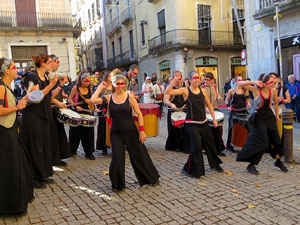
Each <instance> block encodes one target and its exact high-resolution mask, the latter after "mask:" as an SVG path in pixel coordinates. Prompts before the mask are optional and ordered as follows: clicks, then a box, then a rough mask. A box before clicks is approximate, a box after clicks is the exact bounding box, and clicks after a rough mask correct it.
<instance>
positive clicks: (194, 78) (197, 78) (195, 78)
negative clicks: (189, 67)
mask: <svg viewBox="0 0 300 225" xmlns="http://www.w3.org/2000/svg"><path fill="white" fill-rule="evenodd" d="M192 80H200V77H192Z"/></svg>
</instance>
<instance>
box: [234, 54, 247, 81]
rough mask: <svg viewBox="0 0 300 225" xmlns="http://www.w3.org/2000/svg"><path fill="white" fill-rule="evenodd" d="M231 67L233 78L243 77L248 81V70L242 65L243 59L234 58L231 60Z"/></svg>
mask: <svg viewBox="0 0 300 225" xmlns="http://www.w3.org/2000/svg"><path fill="white" fill-rule="evenodd" d="M230 65H231V77H233V76H234V77H236V76H242V77H243V79H246V78H247V77H246V68H245V66H243V65H242V59H241V58H240V57H234V58H231V59H230Z"/></svg>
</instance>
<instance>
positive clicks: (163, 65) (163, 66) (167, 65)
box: [160, 61, 170, 70]
mask: <svg viewBox="0 0 300 225" xmlns="http://www.w3.org/2000/svg"><path fill="white" fill-rule="evenodd" d="M167 69H170V61H164V62H162V63H161V64H160V70H167Z"/></svg>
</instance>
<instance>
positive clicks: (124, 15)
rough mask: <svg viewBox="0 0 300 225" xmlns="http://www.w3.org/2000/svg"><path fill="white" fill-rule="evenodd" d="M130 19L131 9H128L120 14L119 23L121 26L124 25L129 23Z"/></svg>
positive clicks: (131, 17)
mask: <svg viewBox="0 0 300 225" xmlns="http://www.w3.org/2000/svg"><path fill="white" fill-rule="evenodd" d="M132 19H133V16H132V10H131V8H129V7H128V8H126V9H124V10H123V11H122V12H121V22H122V23H123V24H125V23H127V22H129V21H132Z"/></svg>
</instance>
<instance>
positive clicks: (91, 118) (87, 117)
mask: <svg viewBox="0 0 300 225" xmlns="http://www.w3.org/2000/svg"><path fill="white" fill-rule="evenodd" d="M80 116H81V117H82V118H86V119H89V120H93V119H96V117H94V116H91V115H88V114H80Z"/></svg>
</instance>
